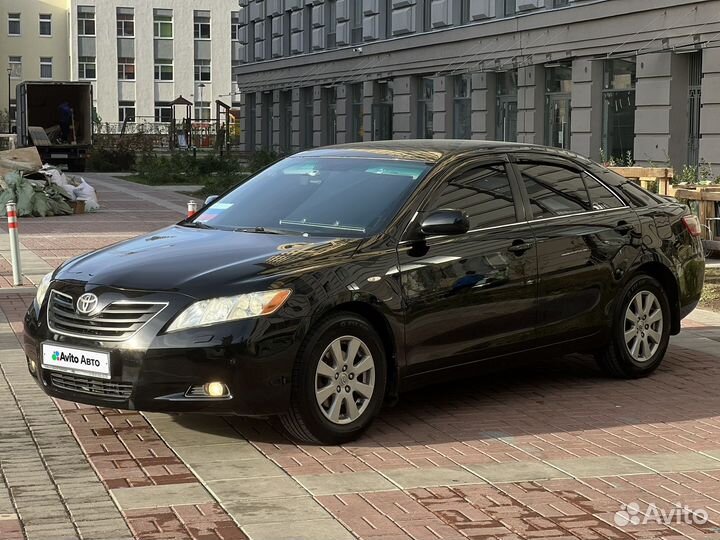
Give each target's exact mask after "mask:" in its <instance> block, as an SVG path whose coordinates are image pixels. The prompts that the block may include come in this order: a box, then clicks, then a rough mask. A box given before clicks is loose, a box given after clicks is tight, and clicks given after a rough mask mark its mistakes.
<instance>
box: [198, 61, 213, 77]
mask: <svg viewBox="0 0 720 540" xmlns="http://www.w3.org/2000/svg"><path fill="white" fill-rule="evenodd" d="M210 79H211V67H210V60H195V80H196V81H197V82H208V81H210Z"/></svg>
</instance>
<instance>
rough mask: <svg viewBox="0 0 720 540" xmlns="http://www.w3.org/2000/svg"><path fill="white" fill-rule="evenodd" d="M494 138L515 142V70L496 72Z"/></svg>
mask: <svg viewBox="0 0 720 540" xmlns="http://www.w3.org/2000/svg"><path fill="white" fill-rule="evenodd" d="M496 80H497V90H496V92H497V117H496V122H495V138H496V139H497V140H499V141H507V142H517V70H512V71H505V72H502V73H498V74H497V79H496Z"/></svg>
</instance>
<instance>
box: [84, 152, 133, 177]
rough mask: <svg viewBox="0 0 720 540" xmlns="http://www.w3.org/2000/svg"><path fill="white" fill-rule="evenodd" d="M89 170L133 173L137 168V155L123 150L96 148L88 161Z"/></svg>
mask: <svg viewBox="0 0 720 540" xmlns="http://www.w3.org/2000/svg"><path fill="white" fill-rule="evenodd" d="M87 168H88V170H90V171H95V172H126V171H132V170H133V169H134V168H135V153H134V152H132V151H130V150H127V149H122V148H119V149H115V150H113V149H109V148H95V149H93V150H92V152H91V153H90V155H89V157H88V159H87Z"/></svg>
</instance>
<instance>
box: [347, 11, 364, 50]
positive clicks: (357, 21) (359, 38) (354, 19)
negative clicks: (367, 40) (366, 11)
mask: <svg viewBox="0 0 720 540" xmlns="http://www.w3.org/2000/svg"><path fill="white" fill-rule="evenodd" d="M362 4H363V3H362V2H351V9H352V12H351V13H350V41H351V42H352V44H353V45H357V44H358V43H362V42H363V8H362Z"/></svg>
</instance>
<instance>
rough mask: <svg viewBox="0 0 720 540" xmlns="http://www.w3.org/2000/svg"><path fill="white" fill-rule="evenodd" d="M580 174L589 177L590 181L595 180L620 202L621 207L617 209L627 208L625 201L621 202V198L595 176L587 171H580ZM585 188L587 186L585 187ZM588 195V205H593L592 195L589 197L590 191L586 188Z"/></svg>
mask: <svg viewBox="0 0 720 540" xmlns="http://www.w3.org/2000/svg"><path fill="white" fill-rule="evenodd" d="M582 173H583V175H585V176H587V177H589V178H590V179H592V180H595V181H596V182H597V183H598V184H600V185H601V186H602V187H603V188H604V189H605V191H609V192H610V193H611V194H612V196H613V197H615V198H616V199H617V200H618V201H620V203H621V204H622V206H620V207H618V208H629V206H628V203H627V201H625V200H623V199H622V197H620V195H618V194H617V193H616V192H615V190H614V189H612V188H611V187H609V186H608V185H607V184H606V183H605V182H603V181H602V180H600V179H599V178H598V177H597V176H595V175H594V174H593V173H591V172H590V171H588V170H587V169H582ZM585 187H586V188H587V184H586V185H585ZM588 195H589V196H590V204H593V198H592V195H591V192H590V189H589V188H588ZM605 210H617V208H605Z"/></svg>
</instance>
